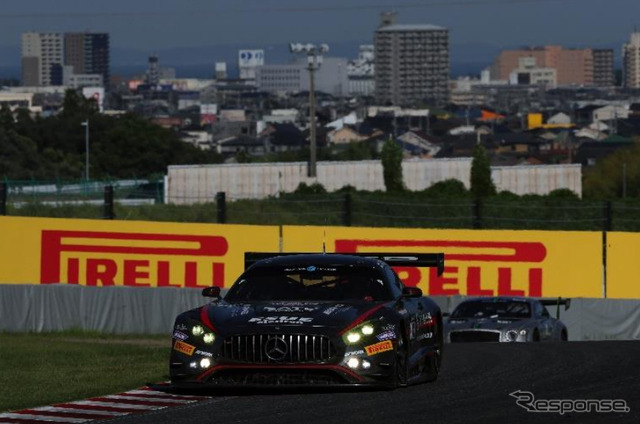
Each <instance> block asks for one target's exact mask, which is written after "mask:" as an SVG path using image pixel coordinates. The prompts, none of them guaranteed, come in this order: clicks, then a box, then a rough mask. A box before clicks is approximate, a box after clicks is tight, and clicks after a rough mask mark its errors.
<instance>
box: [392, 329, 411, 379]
mask: <svg viewBox="0 0 640 424" xmlns="http://www.w3.org/2000/svg"><path fill="white" fill-rule="evenodd" d="M400 334H401V336H400V337H399V338H398V344H397V346H396V367H395V368H396V373H395V380H396V381H395V383H396V384H395V386H396V387H406V386H407V384H408V381H409V353H408V348H409V346H408V344H407V342H406V340H405V336H404V332H402V331H401V332H400Z"/></svg>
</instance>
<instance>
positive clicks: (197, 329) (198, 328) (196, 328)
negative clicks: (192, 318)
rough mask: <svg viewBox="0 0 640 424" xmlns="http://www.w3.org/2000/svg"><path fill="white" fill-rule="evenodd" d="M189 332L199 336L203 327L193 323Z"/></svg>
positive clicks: (202, 331) (202, 332)
mask: <svg viewBox="0 0 640 424" xmlns="http://www.w3.org/2000/svg"><path fill="white" fill-rule="evenodd" d="M191 334H193V335H194V336H201V335H203V334H204V327H203V326H201V325H194V326H193V328H192V329H191Z"/></svg>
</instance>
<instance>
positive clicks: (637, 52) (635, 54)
mask: <svg viewBox="0 0 640 424" xmlns="http://www.w3.org/2000/svg"><path fill="white" fill-rule="evenodd" d="M622 62H623V63H622V74H623V75H622V85H623V86H624V87H626V88H640V31H634V32H632V33H631V39H630V41H629V43H627V44H625V45H624V46H622Z"/></svg>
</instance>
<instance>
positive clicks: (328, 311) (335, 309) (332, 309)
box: [323, 303, 348, 315]
mask: <svg viewBox="0 0 640 424" xmlns="http://www.w3.org/2000/svg"><path fill="white" fill-rule="evenodd" d="M347 308H348V307H347ZM347 308H345V305H343V304H341V303H339V304H337V305H333V306H330V307H328V308H327V309H325V310H324V312H323V314H325V315H331V314H334V313H336V312H338V311H340V310H342V309H347Z"/></svg>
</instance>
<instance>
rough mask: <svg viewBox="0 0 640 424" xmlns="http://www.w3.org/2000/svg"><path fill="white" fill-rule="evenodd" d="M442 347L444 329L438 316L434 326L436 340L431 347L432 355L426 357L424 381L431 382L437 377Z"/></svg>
mask: <svg viewBox="0 0 640 424" xmlns="http://www.w3.org/2000/svg"><path fill="white" fill-rule="evenodd" d="M443 348H444V331H443V328H442V317H439V318H438V325H437V326H436V342H435V346H434V349H433V356H431V357H429V358H427V370H426V371H425V374H424V375H425V381H428V382H431V381H436V380H437V379H438V374H439V373H440V367H441V366H442V349H443Z"/></svg>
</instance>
